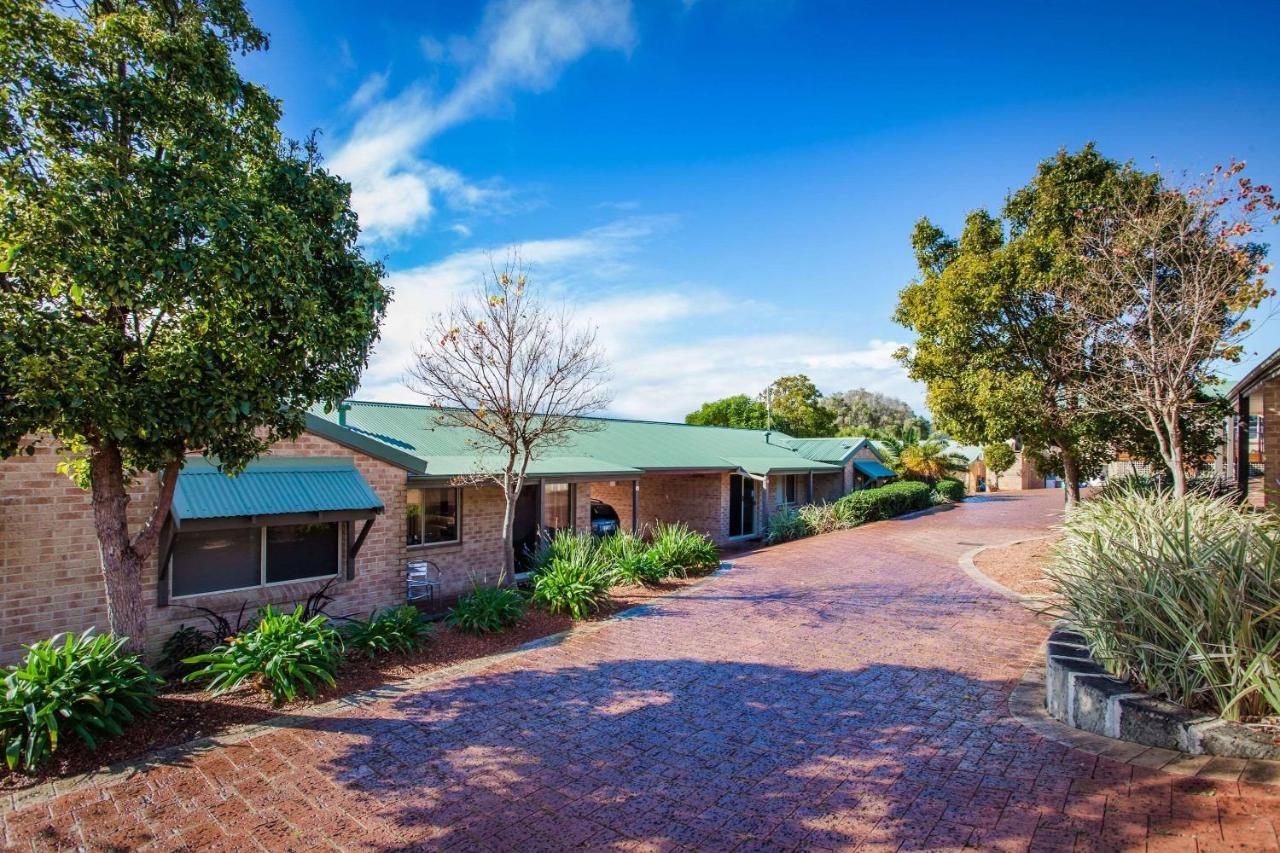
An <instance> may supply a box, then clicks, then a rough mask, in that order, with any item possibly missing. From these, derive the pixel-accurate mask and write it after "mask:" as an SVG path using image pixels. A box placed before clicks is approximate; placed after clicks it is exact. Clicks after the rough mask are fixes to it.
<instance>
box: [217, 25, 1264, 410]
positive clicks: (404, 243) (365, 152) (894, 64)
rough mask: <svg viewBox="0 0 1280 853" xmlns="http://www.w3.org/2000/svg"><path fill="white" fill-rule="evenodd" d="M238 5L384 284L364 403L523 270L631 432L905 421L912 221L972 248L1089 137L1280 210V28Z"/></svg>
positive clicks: (266, 70) (1260, 337) (1257, 348)
mask: <svg viewBox="0 0 1280 853" xmlns="http://www.w3.org/2000/svg"><path fill="white" fill-rule="evenodd" d="M249 5H250V9H251V11H252V12H253V13H254V15H255V18H256V20H257V22H258V23H259V25H260V26H262V27H263V28H264V29H266V30H267V31H268V32H269V33H270V34H271V37H272V47H271V50H270V51H269V52H267V53H265V54H259V55H254V56H250V57H247V58H246V59H245V60H244V61H243V63H242V64H243V66H244V69H245V72H246V73H247V75H248V76H249V77H251V78H252V79H254V80H256V81H259V82H262V83H264V84H266V85H267V87H268V88H269V89H270V90H271V92H272V93H273V94H274V95H275V96H276V97H279V98H281V99H282V100H283V102H284V107H285V130H286V132H288V133H289V134H290V135H293V136H302V135H305V134H306V133H307V132H308V131H310V130H311V129H313V128H318V129H320V130H321V131H322V137H321V139H322V150H323V151H324V153H325V155H326V157H327V158H328V163H329V166H330V167H331V168H333V169H334V170H335V171H336V172H338V173H339V174H342V175H343V176H344V177H345V178H347V179H348V180H350V181H351V182H352V184H353V187H354V201H355V205H356V208H357V211H358V212H359V214H360V217H361V223H362V225H363V227H364V229H365V238H364V239H365V242H366V244H367V248H368V251H369V253H370V254H372V255H374V256H376V257H380V258H382V259H383V260H385V262H386V263H387V266H388V268H389V270H390V271H391V276H390V284H391V285H392V286H393V287H394V288H395V290H396V298H395V301H394V303H393V305H392V307H391V309H390V313H389V316H388V320H387V324H386V326H385V327H384V331H383V338H384V339H383V341H382V342H381V343H380V344H379V346H378V349H377V351H376V352H375V354H374V357H373V359H372V362H371V365H370V368H369V370H368V372H367V373H366V375H365V381H364V385H363V387H362V389H361V395H362V396H365V397H370V398H377V399H389V400H406V401H412V400H413V399H414V397H413V395H412V393H411V392H409V391H408V390H406V389H405V388H404V387H403V385H402V382H401V379H402V376H403V371H404V367H405V364H406V362H407V359H408V357H409V354H410V352H411V349H412V346H413V343H414V341H415V340H416V338H417V336H418V333H419V330H420V329H421V327H422V326H423V321H424V319H425V318H427V317H428V316H429V315H430V313H431V312H432V311H435V310H439V309H440V308H442V307H443V306H444V305H445V304H446V303H447V302H448V300H449V299H451V298H454V297H455V296H456V295H457V294H458V293H459V292H461V291H462V290H465V288H467V287H468V286H470V285H471V284H472V283H473V282H474V281H475V279H476V278H477V276H478V275H479V273H480V271H481V270H482V269H484V268H485V267H486V265H487V258H488V257H489V256H491V255H496V256H497V257H498V258H499V259H501V258H502V257H505V254H506V252H507V251H508V250H509V248H510V247H512V246H518V247H520V251H521V254H522V256H523V258H524V259H525V261H526V264H527V266H528V267H529V268H530V272H531V274H532V277H533V279H534V281H535V283H537V284H539V285H540V286H543V287H545V288H546V289H547V290H548V291H549V292H551V293H552V294H553V295H555V296H556V297H557V298H565V299H567V300H568V301H569V302H570V303H571V304H572V305H573V306H574V307H575V308H576V310H577V312H578V314H579V316H580V317H581V318H582V319H583V320H584V321H586V322H591V323H593V324H595V325H597V326H598V328H599V332H600V338H601V341H602V343H603V344H604V345H605V347H606V349H607V351H608V354H609V356H610V358H611V361H612V364H613V370H614V379H613V386H612V388H613V394H614V402H613V404H612V407H611V411H612V412H613V413H615V414H620V415H628V416H640V417H652V418H664V419H665V418H670V419H679V418H681V417H682V416H683V415H684V414H685V413H686V412H687V411H689V410H690V409H692V408H694V407H696V405H697V404H698V403H699V402H701V401H702V400H706V399H711V398H715V397H722V396H726V395H728V394H733V393H738V392H747V393H755V392H757V391H758V390H759V389H760V388H762V387H763V386H764V385H766V384H767V383H768V382H769V381H770V380H771V379H772V378H774V377H777V376H780V375H784V374H789V373H797V372H803V373H806V374H808V375H809V376H810V377H812V378H813V379H814V381H815V382H816V383H817V384H818V386H819V387H820V388H821V389H822V390H823V391H825V392H832V391H839V390H843V389H846V388H851V387H857V386H863V387H868V388H873V389H875V390H879V391H884V392H888V393H892V394H895V395H897V396H900V397H902V398H904V399H906V400H908V401H909V402H911V403H912V404H913V405H916V406H917V407H919V406H921V405H922V403H923V389H922V388H920V387H919V386H916V385H914V384H913V383H911V382H910V381H908V380H907V379H906V377H905V375H904V374H903V372H902V371H901V369H900V368H898V367H897V365H896V364H895V363H894V362H893V360H892V358H891V357H890V353H891V352H892V351H893V350H894V349H895V348H896V347H897V346H898V345H899V344H902V343H907V342H909V335H908V334H907V333H906V331H905V330H903V329H902V328H900V327H898V326H896V325H894V323H893V322H892V320H891V318H890V315H891V313H892V310H893V306H894V304H895V301H896V295H897V291H898V290H899V288H901V287H902V286H903V285H904V284H906V283H907V282H908V281H909V280H910V279H911V278H912V276H913V274H914V268H913V262H912V256H911V251H910V246H909V242H908V237H909V234H910V230H911V227H912V225H913V223H914V222H915V220H916V219H918V218H919V217H920V216H923V215H928V216H929V217H930V218H932V219H933V220H934V221H935V222H938V223H939V224H941V225H942V226H943V227H945V228H948V229H949V230H955V229H958V227H959V225H960V223H961V222H962V220H963V217H964V215H965V213H966V212H967V211H968V210H971V209H973V208H976V207H981V206H989V207H995V206H998V205H999V204H1000V203H1001V201H1002V200H1003V198H1004V196H1005V194H1006V193H1007V192H1008V191H1009V189H1010V188H1014V187H1017V186H1020V185H1022V184H1023V183H1025V182H1026V180H1027V179H1028V178H1029V177H1030V176H1031V174H1032V173H1033V171H1034V167H1035V164H1036V162H1037V161H1038V160H1040V159H1043V158H1044V157H1047V156H1049V155H1051V154H1052V153H1053V152H1054V151H1055V150H1057V149H1058V148H1060V147H1062V146H1067V147H1069V148H1077V147H1079V146H1080V145H1082V144H1084V143H1085V142H1087V141H1089V140H1096V141H1097V142H1098V144H1099V146H1100V148H1101V150H1102V151H1103V153H1105V154H1107V155H1108V156H1111V157H1113V158H1117V159H1130V158H1131V159H1133V160H1134V161H1135V162H1136V163H1138V164H1139V165H1145V166H1153V165H1159V166H1160V167H1161V168H1164V169H1166V170H1167V171H1170V172H1181V171H1190V172H1192V173H1196V172H1200V171H1203V170H1207V169H1209V168H1212V166H1213V165H1214V164H1215V163H1218V162H1224V161H1226V160H1229V159H1230V158H1233V157H1235V158H1241V159H1246V160H1248V161H1249V166H1250V169H1249V171H1250V173H1251V174H1252V175H1253V176H1254V177H1255V178H1256V179H1258V180H1261V181H1264V182H1269V183H1272V184H1275V183H1277V182H1280V110H1277V106H1280V71H1278V70H1277V68H1278V65H1277V63H1276V62H1275V59H1274V35H1275V33H1276V32H1278V31H1280V4H1277V3H1274V2H1269V3H1257V4H1245V3H1241V4H1229V5H1210V4H1206V3H1178V2H1163V3H1150V4H1144V3H1114V2H1112V3H1096V4H1095V3H1072V4H1040V3H1009V4H996V3H987V4H963V3H954V2H949V3H921V4H898V5H900V6H902V7H904V8H901V9H893V8H890V7H891V5H893V4H871V3H866V4H863V3H843V2H835V0H829V2H817V0H815V2H802V0H792V2H783V0H697V1H696V2H690V1H689V0H643V2H636V3H628V2H626V0H490V2H477V3H466V2H451V3H421V4H405V3H394V2H387V3H381V2H374V0H366V2H364V3H363V4H361V5H360V6H359V7H358V10H356V11H353V7H352V6H351V5H350V4H347V3H338V2H329V0H315V2H311V3H308V4H299V3H289V2H278V0H270V2H263V0H250V3H249ZM907 6H909V7H910V10H908V9H907V8H905V7H907ZM1277 346H1280V321H1272V322H1271V323H1267V324H1264V325H1263V326H1262V327H1261V328H1260V330H1259V331H1258V332H1257V333H1256V334H1255V335H1254V336H1253V337H1252V338H1251V339H1250V341H1249V348H1250V351H1251V353H1255V352H1261V353H1263V354H1265V353H1267V352H1270V351H1271V350H1272V349H1274V348H1275V347H1277ZM1252 357H1253V356H1252V355H1251V356H1250V358H1252ZM1244 367H1245V366H1241V367H1239V368H1235V369H1233V370H1232V371H1229V372H1230V373H1232V374H1237V375H1238V374H1240V373H1242V372H1243V370H1244Z"/></svg>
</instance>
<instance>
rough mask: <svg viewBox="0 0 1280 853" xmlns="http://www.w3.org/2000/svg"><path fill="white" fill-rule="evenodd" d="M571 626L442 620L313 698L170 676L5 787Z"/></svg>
mask: <svg viewBox="0 0 1280 853" xmlns="http://www.w3.org/2000/svg"><path fill="white" fill-rule="evenodd" d="M692 582H693V581H692V579H691V580H684V579H678V578H673V579H670V580H667V581H664V582H663V583H661V584H658V585H656V586H652V587H642V586H620V587H614V588H613V589H611V590H610V593H609V601H608V602H607V603H606V604H605V605H604V606H603V607H602V608H601V609H600V610H599V611H598V612H597V613H595V614H594V615H593V616H592V617H591V618H590V619H589V620H587V621H600V620H603V619H607V618H609V617H610V616H613V615H614V614H616V613H619V612H620V611H623V610H627V609H629V608H632V607H636V606H639V605H642V604H646V603H649V602H651V601H654V600H656V599H660V598H662V597H664V596H667V595H670V594H671V593H673V592H676V591H677V590H680V589H683V588H684V587H686V586H688V585H689V584H690V583H692ZM571 627H573V620H572V619H570V618H569V617H568V616H563V615H560V616H553V615H551V614H549V613H546V612H545V611H542V610H538V609H535V608H530V609H529V610H528V611H527V612H526V614H525V617H524V619H523V620H522V621H521V622H520V624H518V625H517V626H515V627H514V628H512V629H511V630H509V631H503V632H502V633H498V634H481V635H476V634H467V633H464V632H462V631H459V630H457V629H455V628H453V627H451V626H449V625H446V624H444V623H440V624H437V625H436V626H435V630H434V631H433V632H432V634H431V639H430V641H429V642H428V643H427V644H426V645H425V646H424V647H423V648H422V649H421V650H420V651H418V652H415V653H413V654H409V655H387V656H384V657H380V658H375V659H372V660H369V659H364V658H358V657H350V658H347V659H346V660H345V661H344V663H343V665H342V667H341V668H340V669H339V671H338V674H337V678H336V682H337V683H336V684H335V685H334V686H333V687H325V688H323V689H322V690H320V691H318V692H317V694H316V696H315V698H313V699H302V700H299V701H296V702H288V703H285V704H283V705H276V706H273V705H272V704H271V699H270V697H269V696H267V695H266V694H264V693H260V692H258V691H255V690H252V689H250V688H241V689H239V690H236V691H234V692H232V693H228V694H225V695H223V696H218V697H214V696H211V695H209V694H208V693H206V692H205V691H203V690H201V689H200V688H199V686H197V685H191V684H183V683H182V682H180V681H176V682H167V683H166V684H165V685H163V686H162V687H161V688H160V692H159V694H158V695H157V697H156V700H155V712H154V713H152V714H150V715H148V716H147V717H145V718H144V719H143V720H141V721H139V722H138V723H137V724H135V725H132V726H129V727H127V728H126V729H125V730H124V733H123V734H122V735H120V736H119V737H116V738H111V739H110V740H107V741H104V742H103V743H101V744H99V745H98V748H97V749H96V750H94V749H90V748H89V747H88V745H87V744H85V743H83V742H82V741H80V740H78V739H76V740H71V741H66V742H64V743H63V744H62V745H61V746H60V747H59V748H58V750H57V751H56V752H55V753H54V754H53V756H52V757H51V758H50V759H49V761H48V762H47V763H46V764H45V765H44V766H43V767H41V768H40V770H39V771H37V772H36V773H30V774H28V773H19V772H10V771H7V770H4V769H3V762H0V790H15V789H21V788H28V787H31V786H33V785H36V784H39V783H41V782H46V781H48V780H50V779H60V778H64V777H67V776H74V775H77V774H80V773H85V772H89V771H93V770H101V769H105V768H107V767H109V766H111V765H113V764H117V763H120V762H123V761H128V760H130V759H134V758H139V757H141V756H143V755H145V754H146V753H148V752H152V751H154V750H157V749H164V748H165V747H170V746H177V745H179V744H183V743H187V742H188V741H191V740H195V739H197V738H203V737H213V736H216V735H220V734H224V733H226V732H228V731H229V730H231V729H233V728H235V727H237V726H242V725H247V724H252V723H260V722H262V721H264V720H268V719H271V718H272V717H277V716H280V715H281V714H291V713H305V712H306V711H307V710H308V709H309V708H314V707H315V706H317V705H319V704H321V703H324V702H327V701H329V700H332V699H336V698H339V697H341V696H346V695H348V694H351V693H358V692H360V691H362V690H368V689H371V688H374V687H378V686H380V685H384V684H393V683H395V682H397V681H403V680H405V679H409V678H413V677H415V676H419V675H423V674H426V673H429V672H432V671H434V670H438V669H444V668H445V667H449V666H453V665H455V664H459V663H463V662H465V661H469V660H475V659H476V658H482V657H486V656H488V655H493V654H498V653H500V652H505V651H510V650H511V649H514V648H517V647H518V646H521V645H523V644H525V643H528V642H530V641H532V640H537V639H541V638H542V637H547V636H550V635H552V634H558V633H560V632H561V631H566V630H568V629H569V628H571Z"/></svg>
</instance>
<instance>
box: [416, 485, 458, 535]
mask: <svg viewBox="0 0 1280 853" xmlns="http://www.w3.org/2000/svg"><path fill="white" fill-rule="evenodd" d="M404 520H405V544H406V545H408V546H410V547H415V546H423V545H451V544H456V543H458V542H461V541H462V489H460V488H457V487H456V486H441V487H431V488H410V489H408V490H407V491H406V492H405V519H404Z"/></svg>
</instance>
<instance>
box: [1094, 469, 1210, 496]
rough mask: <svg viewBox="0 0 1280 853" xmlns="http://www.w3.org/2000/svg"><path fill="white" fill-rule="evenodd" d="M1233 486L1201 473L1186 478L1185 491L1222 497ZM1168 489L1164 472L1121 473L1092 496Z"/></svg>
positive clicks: (1151, 493)
mask: <svg viewBox="0 0 1280 853" xmlns="http://www.w3.org/2000/svg"><path fill="white" fill-rule="evenodd" d="M1234 488H1235V487H1234V486H1233V485H1232V484H1231V483H1227V482H1224V481H1222V480H1220V479H1218V478H1217V477H1216V476H1214V475H1213V474H1202V475H1200V476H1198V477H1189V478H1187V491H1188V492H1189V493H1194V494H1197V495H1203V496H1204V497H1210V498H1217V497H1222V496H1223V495H1227V494H1231V493H1232V492H1233V491H1234ZM1168 490H1169V485H1168V478H1167V476H1166V475H1165V474H1164V473H1161V474H1157V475H1151V474H1122V475H1121V476H1119V477H1112V478H1110V479H1109V480H1107V481H1106V482H1105V483H1103V484H1102V488H1101V489H1099V490H1098V491H1097V493H1096V494H1095V495H1094V497H1095V498H1117V497H1123V496H1127V495H1130V494H1132V493H1135V492H1136V493H1139V494H1144V495H1153V494H1156V493H1158V492H1165V491H1168Z"/></svg>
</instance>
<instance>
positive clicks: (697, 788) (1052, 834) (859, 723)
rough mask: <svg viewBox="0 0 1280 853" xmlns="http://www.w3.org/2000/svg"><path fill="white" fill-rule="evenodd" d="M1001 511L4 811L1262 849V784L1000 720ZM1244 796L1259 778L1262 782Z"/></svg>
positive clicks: (479, 835)
mask: <svg viewBox="0 0 1280 853" xmlns="http://www.w3.org/2000/svg"><path fill="white" fill-rule="evenodd" d="M1058 501H1059V497H1058V496H1057V495H1056V494H1051V493H1045V494H1042V495H1037V494H1035V493H1026V494H1023V495H1019V496H1004V495H1002V496H1000V499H999V500H990V501H985V502H977V501H975V502H971V503H966V504H963V505H960V506H958V507H954V508H951V509H949V510H947V511H944V512H938V513H934V514H931V515H927V516H924V517H920V518H915V519H910V520H905V521H895V522H887V523H881V524H875V525H869V526H867V527H864V528H859V529H857V530H853V531H848V532H845V533H838V534H832V535H828V536H823V537H818V538H814V539H807V540H802V541H799V542H794V543H789V544H787V545H784V546H779V547H776V548H770V549H761V550H759V551H756V552H752V553H750V554H745V555H742V556H740V557H738V558H736V559H735V561H734V562H735V568H734V569H733V570H732V571H730V572H728V573H727V574H725V575H723V576H721V577H718V578H716V579H715V580H714V581H712V582H710V583H708V584H707V585H705V586H703V587H701V588H699V589H698V590H696V591H694V592H693V593H692V594H690V595H688V596H686V597H682V598H675V599H668V600H666V601H664V602H662V604H661V605H660V606H659V607H657V608H655V609H654V610H653V611H651V612H650V613H649V614H647V615H645V616H642V617H639V618H633V619H626V620H621V621H618V622H615V623H612V624H610V625H608V626H605V627H604V628H602V629H601V630H599V631H596V632H594V633H592V634H589V635H583V636H579V637H572V638H570V639H569V640H567V641H566V642H564V643H561V644H559V645H557V646H555V647H549V648H543V649H539V650H536V651H532V652H529V653H526V654H523V655H520V656H516V657H512V658H508V659H506V660H503V661H500V662H497V663H495V664H493V665H491V666H489V667H487V668H485V669H483V670H481V671H479V672H476V673H473V674H471V675H467V676H460V677H457V678H454V679H450V680H445V681H439V682H435V683H432V684H430V685H429V686H426V687H421V688H417V689H414V690H412V691H410V692H408V693H405V694H403V695H400V696H398V697H395V698H392V699H388V700H385V701H382V702H380V703H377V704H375V705H372V706H368V707H362V708H358V709H349V710H345V711H343V712H341V713H340V714H338V715H336V716H333V717H329V718H327V719H322V720H316V721H313V722H307V721H306V719H305V718H299V719H300V723H299V726H300V727H299V728H296V729H289V728H282V729H277V730H272V731H270V732H267V733H264V734H261V735H257V736H255V737H253V738H252V739H251V740H250V741H248V742H244V743H239V744H236V745H234V746H227V747H221V748H215V749H213V750H212V751H209V752H205V753H202V754H199V755H195V756H192V757H191V759H190V760H187V761H183V762H180V763H177V764H173V765H170V766H161V767H151V768H147V769H144V770H141V771H139V772H138V773H136V774H134V775H133V776H132V777H130V778H129V779H127V780H124V781H121V782H120V783H117V784H115V785H113V786H110V787H107V788H87V789H83V790H78V791H75V792H73V793H71V794H69V795H65V796H63V797H61V798H58V799H55V800H52V801H49V802H43V803H38V804H35V805H32V806H30V807H28V808H26V809H24V810H23V811H21V812H14V813H11V814H9V815H7V816H6V817H5V822H4V826H5V833H6V834H5V838H4V840H5V842H6V843H7V844H8V845H11V846H18V847H22V846H27V847H30V846H35V847H39V848H45V847H58V846H76V845H83V844H86V843H87V844H88V845H89V846H94V845H95V844H98V843H100V842H103V841H106V840H111V841H119V842H120V843H122V844H123V845H124V846H140V845H147V842H148V839H152V840H151V841H150V844H149V845H148V846H149V847H150V848H154V849H174V848H178V847H182V846H191V847H206V846H207V847H208V848H210V849H246V848H248V847H252V846H255V845H256V846H259V847H265V848H268V849H317V848H318V849H402V848H417V849H424V848H426V849H459V850H506V849H520V850H526V851H533V850H552V849H559V848H564V847H571V846H575V845H581V846H585V847H589V848H609V849H619V850H650V849H652V850H669V849H707V850H719V849H729V848H734V847H738V846H740V849H743V850H787V849H846V848H849V847H853V846H857V847H859V849H866V850H879V849H933V850H946V849H958V848H961V847H963V846H966V845H967V846H970V847H978V848H981V849H991V850H1020V851H1025V850H1042V849H1043V850H1063V849H1081V850H1112V849H1143V848H1144V847H1148V846H1149V848H1150V849H1152V850H1163V849H1170V850H1180V849H1185V850H1195V849H1196V848H1197V846H1198V847H1199V848H1200V849H1205V850H1208V849H1275V845H1276V827H1277V821H1278V820H1280V789H1277V788H1276V787H1275V786H1273V785H1270V784H1265V777H1263V776H1261V775H1260V774H1258V773H1256V772H1254V773H1249V772H1246V773H1242V774H1238V775H1239V777H1240V778H1239V779H1238V780H1237V779H1236V778H1235V777H1233V776H1231V775H1230V774H1224V773H1219V774H1217V776H1216V777H1215V778H1211V779H1204V778H1200V777H1193V776H1187V775H1175V774H1173V773H1166V772H1163V771H1160V770H1155V769H1150V768H1148V767H1143V766H1136V765H1129V764H1124V763H1121V762H1119V761H1116V760H1113V759H1111V758H1100V757H1098V756H1094V755H1091V754H1087V753H1084V752H1079V751H1076V750H1073V749H1071V748H1069V747H1066V746H1063V745H1061V744H1058V743H1055V742H1053V741H1049V740H1046V739H1044V738H1043V737H1041V736H1039V735H1037V734H1035V733H1034V732H1032V731H1031V730H1030V729H1027V728H1025V727H1023V726H1022V725H1021V724H1020V723H1018V722H1017V721H1016V720H1015V719H1013V718H1012V717H1011V716H1010V715H1009V711H1008V700H1009V694H1010V691H1011V690H1012V688H1013V686H1014V685H1015V684H1016V683H1017V681H1018V679H1019V678H1020V677H1021V675H1022V673H1023V672H1024V671H1025V670H1026V668H1027V667H1028V666H1029V665H1030V664H1032V663H1033V662H1034V660H1035V659H1036V656H1037V653H1038V647H1039V643H1040V642H1041V641H1042V640H1043V639H1044V637H1045V635H1046V633H1047V629H1046V627H1045V625H1044V623H1042V622H1041V621H1039V620H1038V619H1037V618H1036V617H1034V616H1033V615H1032V614H1030V613H1029V612H1027V611H1026V610H1024V609H1022V608H1021V607H1018V606H1016V605H1013V604H1011V603H1009V602H1007V601H1005V600H1004V599H1002V598H998V597H996V596H995V595H993V594H991V593H989V592H987V591H986V590H984V589H981V588H979V587H977V586H976V585H974V584H972V583H971V582H970V581H969V580H968V579H967V578H965V577H964V576H963V575H962V574H961V573H960V572H959V570H958V568H957V565H956V560H957V558H958V556H959V555H960V553H962V552H963V551H965V550H967V549H968V548H969V547H971V544H970V543H973V542H1003V541H1009V540H1012V539H1017V538H1025V537H1027V536H1033V535H1036V534H1037V533H1040V532H1042V531H1043V530H1044V529H1045V528H1046V527H1047V526H1048V525H1049V524H1051V523H1053V521H1054V519H1055V518H1056V511H1057V507H1058ZM1259 782H1263V784H1259Z"/></svg>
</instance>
